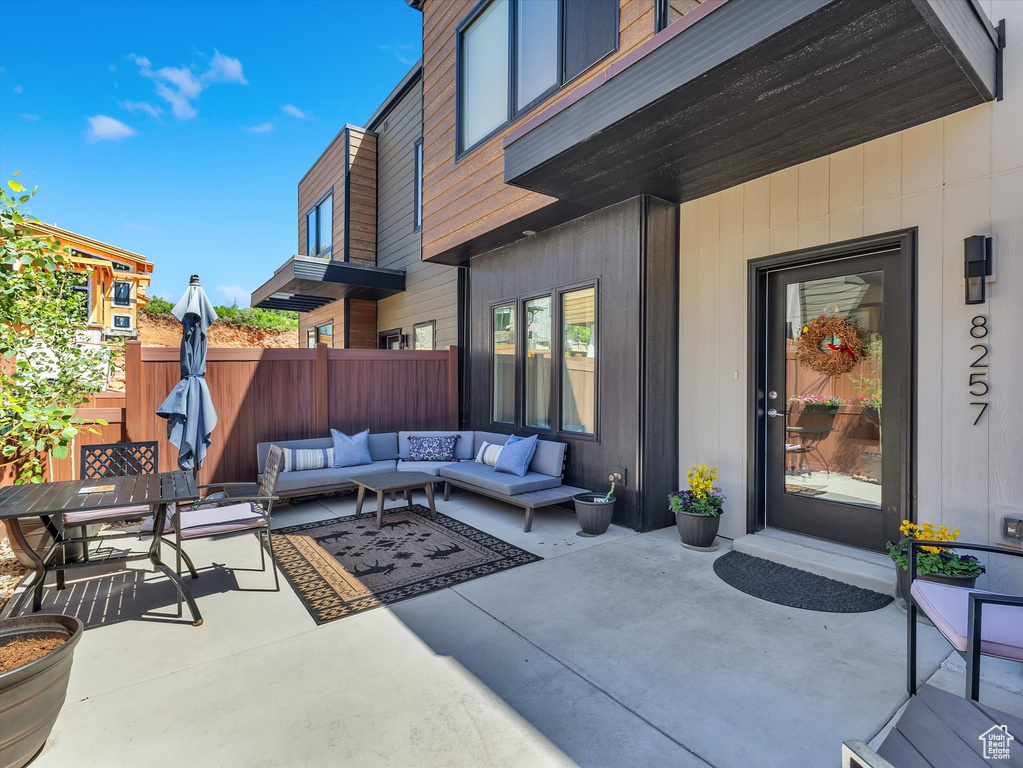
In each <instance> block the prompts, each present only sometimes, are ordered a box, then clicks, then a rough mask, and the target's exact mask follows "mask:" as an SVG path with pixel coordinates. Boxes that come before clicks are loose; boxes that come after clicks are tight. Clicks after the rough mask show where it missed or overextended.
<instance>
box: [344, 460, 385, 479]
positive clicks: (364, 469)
mask: <svg viewBox="0 0 1023 768" xmlns="http://www.w3.org/2000/svg"><path fill="white" fill-rule="evenodd" d="M397 464H398V462H397V461H395V460H394V459H383V460H382V461H374V462H373V463H372V464H362V465H360V466H358V467H345V468H344V470H342V471H343V472H344V473H345V474H346V475H347V476H348V477H362V476H363V475H376V474H379V473H380V472H393V471H394V470H395V469H396V468H397Z"/></svg>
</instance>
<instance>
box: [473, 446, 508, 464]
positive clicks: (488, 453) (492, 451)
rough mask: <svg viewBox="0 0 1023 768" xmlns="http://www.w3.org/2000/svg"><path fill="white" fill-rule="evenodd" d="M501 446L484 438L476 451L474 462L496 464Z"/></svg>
mask: <svg viewBox="0 0 1023 768" xmlns="http://www.w3.org/2000/svg"><path fill="white" fill-rule="evenodd" d="M502 448H504V446H503V445H496V444H495V443H488V442H487V441H486V440H484V441H483V445H481V446H480V449H479V451H477V452H476V463H477V464H486V465H487V466H488V467H492V466H494V465H495V464H497V457H498V456H500V455H501V449H502Z"/></svg>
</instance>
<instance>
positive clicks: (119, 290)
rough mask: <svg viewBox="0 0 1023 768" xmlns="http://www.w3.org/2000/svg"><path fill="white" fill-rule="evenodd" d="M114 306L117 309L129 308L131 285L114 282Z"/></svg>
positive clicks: (118, 281)
mask: <svg viewBox="0 0 1023 768" xmlns="http://www.w3.org/2000/svg"><path fill="white" fill-rule="evenodd" d="M114 305H115V306H118V307H130V306H131V283H124V282H121V281H120V280H115V281H114Z"/></svg>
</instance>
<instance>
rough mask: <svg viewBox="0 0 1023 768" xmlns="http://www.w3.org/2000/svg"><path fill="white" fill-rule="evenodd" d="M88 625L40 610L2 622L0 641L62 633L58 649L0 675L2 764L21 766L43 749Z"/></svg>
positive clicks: (4, 766) (1, 767)
mask: <svg viewBox="0 0 1023 768" xmlns="http://www.w3.org/2000/svg"><path fill="white" fill-rule="evenodd" d="M84 629H85V626H84V625H83V624H82V622H81V621H79V620H78V619H76V618H75V617H74V616H52V615H47V614H42V613H37V614H35V615H33V616H23V617H21V618H16V619H2V620H0V644H3V643H7V642H11V641H12V640H17V639H21V638H25V637H32V636H39V635H63V636H64V637H67V638H68V639H67V640H66V641H65V642H64V644H63V645H61V646H60V647H59V648H55V649H54V650H52V651H50V652H49V653H47V654H46V655H45V656H42V657H40V658H38V659H36V660H35V661H32V662H29V663H28V664H25V665H24V666H22V667H18V668H17V669H12V670H11V671H10V672H5V673H3V674H2V675H0V702H2V704H0V721H2V722H3V728H2V729H0V768H21V766H23V765H25V764H27V763H28V762H29V761H30V760H32V758H33V757H35V755H36V753H37V752H38V751H39V750H40V749H42V746H43V744H44V743H45V742H46V739H47V737H48V736H49V735H50V729H51V728H53V723H54V722H55V721H56V720H57V715H58V714H59V713H60V708H61V707H62V706H63V705H64V696H65V695H66V694H67V683H68V679H69V678H70V677H71V661H72V658H73V656H74V652H75V646H76V645H77V644H78V641H79V640H81V639H82V631H83V630H84Z"/></svg>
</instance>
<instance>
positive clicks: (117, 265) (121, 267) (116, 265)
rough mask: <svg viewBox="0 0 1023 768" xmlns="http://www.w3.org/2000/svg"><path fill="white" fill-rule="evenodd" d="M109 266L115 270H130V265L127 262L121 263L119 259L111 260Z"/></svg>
mask: <svg viewBox="0 0 1023 768" xmlns="http://www.w3.org/2000/svg"><path fill="white" fill-rule="evenodd" d="M110 266H112V267H113V268H114V271H115V272H131V267H130V266H128V265H127V264H122V263H121V262H119V261H111V262H110Z"/></svg>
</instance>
